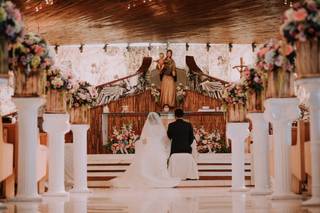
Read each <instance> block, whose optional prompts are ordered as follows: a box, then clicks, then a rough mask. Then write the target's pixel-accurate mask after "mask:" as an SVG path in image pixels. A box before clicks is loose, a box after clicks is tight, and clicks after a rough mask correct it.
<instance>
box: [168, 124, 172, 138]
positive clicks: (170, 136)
mask: <svg viewBox="0 0 320 213" xmlns="http://www.w3.org/2000/svg"><path fill="white" fill-rule="evenodd" d="M167 135H168V138H169V139H172V128H171V124H169V126H168V131H167Z"/></svg>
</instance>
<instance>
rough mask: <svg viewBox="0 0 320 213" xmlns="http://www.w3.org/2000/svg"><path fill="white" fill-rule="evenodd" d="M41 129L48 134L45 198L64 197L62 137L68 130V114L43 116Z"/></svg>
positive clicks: (65, 193)
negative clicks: (47, 174)
mask: <svg viewBox="0 0 320 213" xmlns="http://www.w3.org/2000/svg"><path fill="white" fill-rule="evenodd" d="M43 118H44V123H43V129H44V130H45V131H46V132H47V133H48V138H49V140H48V147H49V187H48V192H47V193H45V196H66V195H68V193H67V192H66V191H65V187H64V135H65V133H67V132H68V131H69V130H70V124H69V115H68V114H44V115H43Z"/></svg>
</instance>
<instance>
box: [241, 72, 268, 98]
mask: <svg viewBox="0 0 320 213" xmlns="http://www.w3.org/2000/svg"><path fill="white" fill-rule="evenodd" d="M241 82H242V84H243V85H244V86H245V87H246V88H247V90H249V91H253V92H261V91H262V90H263V78H262V73H260V72H259V71H258V70H256V69H255V68H253V67H250V68H249V67H246V68H245V69H244V71H243V75H242V77H241Z"/></svg>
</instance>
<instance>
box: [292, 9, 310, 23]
mask: <svg viewBox="0 0 320 213" xmlns="http://www.w3.org/2000/svg"><path fill="white" fill-rule="evenodd" d="M307 16H308V12H307V11H306V9H304V8H300V9H299V10H297V11H294V12H293V18H294V20H295V21H303V20H305V19H306V17H307Z"/></svg>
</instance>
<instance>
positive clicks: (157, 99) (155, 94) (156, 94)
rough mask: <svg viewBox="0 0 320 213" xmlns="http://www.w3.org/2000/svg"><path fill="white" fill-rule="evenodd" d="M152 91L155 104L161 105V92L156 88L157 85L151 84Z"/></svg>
mask: <svg viewBox="0 0 320 213" xmlns="http://www.w3.org/2000/svg"><path fill="white" fill-rule="evenodd" d="M150 90H151V95H152V96H153V98H154V100H155V102H156V103H160V90H159V89H158V88H157V87H156V85H155V84H151V87H150Z"/></svg>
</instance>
